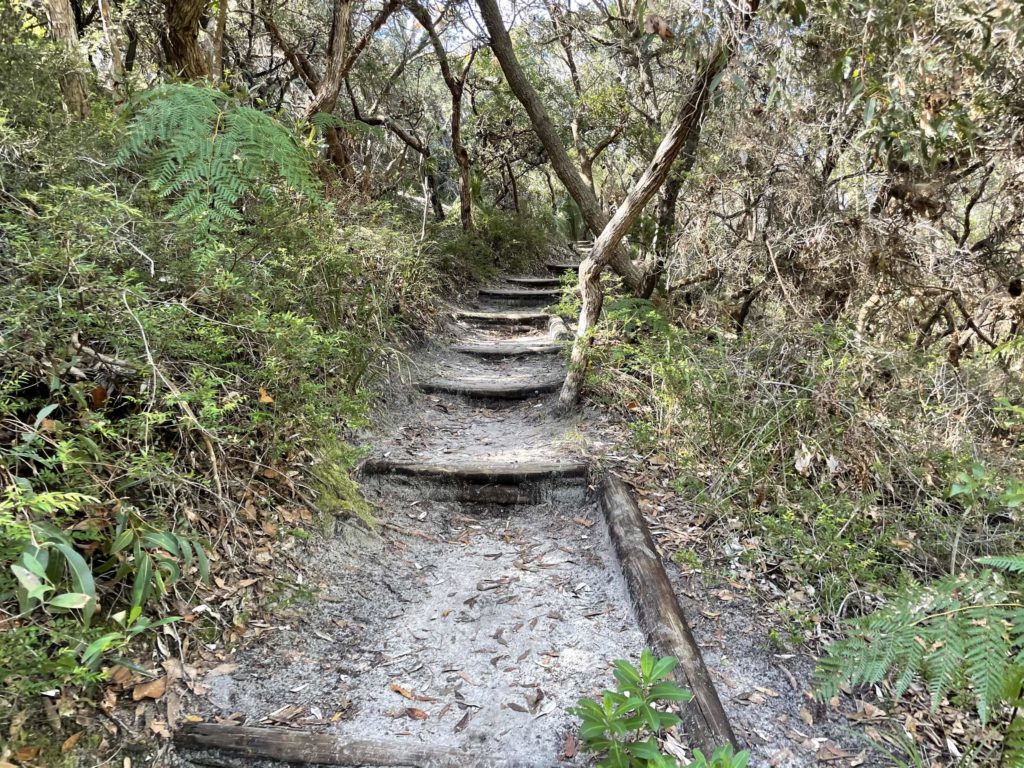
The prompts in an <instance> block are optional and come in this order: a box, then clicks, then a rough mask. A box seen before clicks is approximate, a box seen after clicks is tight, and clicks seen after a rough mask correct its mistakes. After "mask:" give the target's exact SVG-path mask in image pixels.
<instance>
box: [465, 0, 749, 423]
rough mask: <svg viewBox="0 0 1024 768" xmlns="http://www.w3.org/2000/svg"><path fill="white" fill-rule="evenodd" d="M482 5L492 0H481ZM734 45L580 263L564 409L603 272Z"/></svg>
mask: <svg viewBox="0 0 1024 768" xmlns="http://www.w3.org/2000/svg"><path fill="white" fill-rule="evenodd" d="M479 2H481V3H488V2H493V0H479ZM758 3H759V0H752V2H751V3H750V5H749V6H748V8H747V10H746V12H745V19H744V22H745V23H744V27H745V26H746V24H747V23H749V19H750V18H752V16H753V14H754V13H756V11H757V6H758ZM732 50H733V48H732V47H731V46H727V45H724V44H720V45H719V46H718V47H717V48H716V50H715V51H714V53H713V54H712V56H711V58H710V59H709V60H708V63H707V64H706V65H705V66H704V67H703V69H702V70H701V72H700V73H699V74H698V76H697V80H696V82H695V83H694V85H693V87H692V88H691V89H690V91H689V94H688V95H687V97H686V98H685V99H684V100H683V102H682V104H681V105H680V108H679V110H678V112H677V113H676V116H675V118H674V119H673V121H672V125H671V127H670V128H669V129H668V132H667V133H666V134H665V137H664V138H663V139H662V140H661V143H660V144H659V145H658V149H657V150H656V151H655V153H654V158H653V159H652V160H651V162H650V164H649V165H648V166H647V168H646V169H645V170H644V172H643V175H642V176H641V177H640V179H639V180H638V181H637V182H636V184H635V185H634V186H633V188H632V189H631V190H630V191H629V194H628V195H626V199H625V200H623V202H622V205H620V206H619V209H618V210H617V211H616V212H615V216H613V217H612V219H611V221H609V222H608V225H607V226H606V227H605V228H604V229H603V230H601V234H600V235H599V236H598V237H597V239H596V240H595V241H594V247H593V248H592V249H591V251H590V253H589V254H588V255H587V257H586V258H585V259H584V260H583V262H582V263H581V264H580V294H581V296H582V299H583V306H582V308H581V309H580V319H579V324H578V325H577V327H576V340H575V342H574V343H573V348H572V355H571V357H570V361H569V373H568V375H567V376H566V377H565V384H564V385H563V386H562V391H561V393H560V394H559V398H558V401H559V407H560V408H562V409H563V410H565V409H569V408H572V407H573V406H575V404H576V401H577V400H578V399H579V395H580V390H581V389H582V388H583V382H584V380H585V379H586V373H587V362H588V358H589V351H590V345H591V342H592V340H593V333H594V329H595V326H596V325H597V320H598V318H599V317H600V316H601V304H602V301H603V298H604V297H603V294H602V293H601V282H600V279H601V271H602V270H603V269H604V268H605V267H606V266H607V265H608V264H609V263H610V262H611V261H612V259H613V258H614V256H615V249H616V248H617V247H618V245H619V243H620V242H621V241H622V238H623V237H624V236H625V235H626V233H627V232H628V231H629V229H630V227H632V226H633V224H634V222H635V221H636V219H637V217H638V216H639V215H640V214H641V213H642V212H643V209H644V207H645V206H646V205H647V203H648V202H649V201H650V199H651V197H653V196H654V194H655V193H656V192H657V191H658V189H659V188H660V187H661V186H662V184H664V183H665V179H666V178H668V175H669V173H670V172H671V170H672V164H673V163H674V162H675V159H676V157H677V156H678V155H679V152H680V151H681V150H682V149H683V147H684V146H686V144H687V141H688V140H689V138H690V136H691V134H692V133H693V132H694V131H696V130H698V129H699V126H700V125H701V123H702V121H703V120H704V114H705V111H706V110H707V105H708V101H709V98H710V96H711V92H712V90H713V88H714V85H715V84H716V83H717V78H718V75H719V74H720V73H722V72H723V71H724V70H725V67H726V66H727V65H728V63H729V59H730V58H731V54H732Z"/></svg>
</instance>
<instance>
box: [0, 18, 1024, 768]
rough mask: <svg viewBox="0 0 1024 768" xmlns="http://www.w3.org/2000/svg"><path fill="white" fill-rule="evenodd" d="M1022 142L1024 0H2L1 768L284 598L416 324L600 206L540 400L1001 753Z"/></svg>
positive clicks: (1023, 408)
mask: <svg viewBox="0 0 1024 768" xmlns="http://www.w3.org/2000/svg"><path fill="white" fill-rule="evenodd" d="M1022 130H1024V14H1021V12H1020V6H1019V4H1017V3H1016V2H1014V0H913V1H912V0H884V1H883V0H821V2H818V3H814V4H807V3H806V2H805V0H772V1H771V2H769V1H768V0H737V1H736V2H732V1H731V0H730V1H729V2H726V1H724V0H722V1H719V0H707V2H703V3H701V2H692V3H686V2H680V0H664V2H661V3H655V2H652V0H615V2H605V0H593V2H587V3H583V4H579V5H577V4H572V3H571V2H566V0H520V2H517V3H498V2H497V0H430V1H429V2H428V0H290V1H289V2H284V1H283V0H159V1H157V0H151V2H138V1H137V0H95V1H93V0H41V1H40V2H29V1H28V0H13V1H12V2H5V3H3V4H2V5H0V279H2V282H3V284H4V285H5V286H6V287H5V290H4V292H3V295H2V298H0V560H2V568H0V670H2V675H0V678H2V679H0V725H2V726H3V729H4V734H5V738H7V737H9V742H10V747H5V748H4V749H5V750H6V751H3V752H2V753H0V761H2V760H17V761H19V762H22V763H24V764H30V762H31V760H33V759H36V757H37V754H38V752H32V750H33V749H38V748H37V747H35V746H31V745H35V744H38V743H39V742H38V740H35V739H34V737H33V734H34V733H36V732H38V730H39V729H42V728H45V724H46V722H47V718H51V719H52V718H53V717H60V716H71V714H72V713H74V712H75V711H77V710H79V709H81V708H85V707H97V708H100V709H101V710H102V709H104V708H106V709H107V710H108V711H109V709H110V708H111V707H112V706H113V703H112V702H111V701H110V700H109V695H110V694H109V689H106V688H105V687H104V682H105V681H106V680H107V679H108V675H109V674H110V670H111V669H112V667H115V665H122V666H121V668H122V669H123V668H124V667H123V665H129V666H130V665H131V663H132V662H131V661H130V659H131V658H132V654H133V653H135V652H136V649H138V648H140V647H145V646H147V645H152V644H154V643H157V644H159V643H171V642H173V643H178V644H183V645H184V647H185V648H187V647H189V646H192V647H194V646H195V645H197V644H199V643H201V642H202V638H204V637H205V638H210V637H221V638H225V639H226V640H227V641H229V642H230V641H231V640H232V639H233V638H234V639H237V637H238V636H239V635H240V634H241V632H243V631H244V628H245V625H246V624H247V622H248V621H249V618H250V617H251V615H252V614H253V612H254V611H256V610H259V608H260V606H263V605H266V604H272V603H274V602H275V601H284V600H288V599H292V597H293V596H294V594H295V593H297V592H298V591H300V590H299V589H298V587H297V585H296V584H294V583H292V582H291V581H289V579H288V577H287V575H285V574H283V573H281V572H275V571H273V569H272V568H271V567H270V565H269V564H270V563H271V561H272V560H273V559H274V558H275V557H276V556H277V553H279V552H282V551H287V550H288V548H289V542H294V540H296V539H301V538H302V537H304V536H307V535H308V534H307V533H306V530H307V529H308V528H310V527H311V526H314V525H316V524H317V521H318V520H319V519H320V518H322V517H329V516H331V515H336V514H353V515H359V516H361V517H363V518H364V519H366V520H368V521H369V520H372V510H370V509H369V508H368V507H367V505H366V504H365V502H363V501H362V499H361V497H360V496H359V493H358V489H357V487H356V486H355V484H354V482H353V481H352V480H351V479H350V477H349V472H350V470H351V469H352V468H353V467H354V466H355V464H356V463H357V461H358V459H359V452H358V450H357V449H356V448H354V447H353V446H354V443H353V441H352V434H353V431H354V430H355V429H357V428H358V427H359V426H360V425H361V424H363V423H364V422H365V419H366V417H367V414H368V412H369V409H370V408H371V407H372V405H373V401H374V391H375V390H374V383H375V382H376V381H378V380H379V379H380V377H381V376H383V375H384V374H385V373H386V372H387V371H388V370H390V369H393V368H394V367H395V366H401V364H402V363H401V359H402V357H401V348H402V344H403V342H405V341H407V340H409V339H410V338H413V337H415V336H416V335H417V334H421V333H423V332H424V331H425V330H426V329H428V328H429V327H430V326H431V325H432V324H433V323H435V322H436V321H437V320H436V319H437V317H438V315H439V312H440V310H441V307H442V304H443V302H444V301H445V300H446V299H447V298H449V297H450V296H451V295H452V294H453V293H457V292H459V291H462V290H464V289H467V288H468V287H470V286H471V285H473V284H474V283H476V282H479V281H481V280H484V279H486V278H487V277H489V276H492V275H494V274H496V273H497V272H498V271H507V270H509V269H520V270H522V269H527V268H529V267H530V266H531V265H536V264H539V263H540V262H541V261H542V260H543V258H544V257H545V256H547V255H549V254H550V253H552V252H553V251H554V250H556V249H561V250H564V249H565V248H566V247H567V244H569V243H572V242H575V241H590V240H592V241H593V248H592V249H590V250H589V251H587V255H586V258H585V259H584V260H583V263H582V265H581V268H580V271H579V279H578V282H576V281H575V280H574V282H573V285H568V284H567V286H566V288H567V290H566V292H565V298H564V299H563V302H562V305H561V310H562V311H563V312H564V314H565V315H566V317H567V318H571V319H572V320H575V321H576V341H575V343H574V345H573V349H572V367H571V370H570V376H569V377H568V379H567V382H566V385H565V388H564V389H563V391H562V393H561V397H560V403H561V406H562V407H563V408H565V409H572V408H576V407H578V405H579V403H580V400H581V398H582V399H583V400H585V401H586V403H588V404H590V405H592V406H596V407H600V408H602V409H605V410H606V411H608V412H610V413H612V414H614V415H615V416H616V417H617V418H619V419H621V421H622V422H623V423H624V424H626V425H628V429H629V434H630V442H631V446H630V448H631V452H632V454H633V455H635V456H637V457H639V459H638V462H637V463H638V464H642V465H644V466H645V467H646V471H647V472H648V473H649V475H650V477H649V479H650V480H651V482H655V483H660V484H663V485H664V486H665V487H667V488H671V490H672V492H673V493H674V494H675V495H676V496H677V497H678V498H679V499H681V500H682V502H683V503H684V504H685V506H686V508H687V509H689V510H691V511H692V519H691V520H687V521H685V523H686V524H687V525H696V526H699V527H700V528H701V530H702V533H701V536H700V539H699V542H698V543H697V544H695V545H694V546H693V548H687V549H680V550H678V551H676V552H675V553H674V555H673V558H674V559H675V560H676V561H677V562H679V563H680V564H681V565H683V566H684V567H688V568H691V569H694V570H704V571H706V572H720V573H726V574H729V577H730V578H734V579H739V580H740V581H743V579H744V578H748V581H746V582H744V583H748V584H749V585H750V589H751V590H752V591H754V592H756V593H758V594H759V596H760V597H761V598H762V599H763V600H764V601H765V602H766V604H768V605H771V606H772V610H773V611H774V614H775V618H776V620H777V622H778V626H779V627H780V630H779V632H778V633H777V635H776V637H777V638H778V643H779V645H780V647H781V648H787V647H793V646H801V647H808V648H810V649H812V650H813V651H814V652H816V653H821V654H822V659H823V661H822V663H821V669H820V680H819V682H820V692H821V696H822V697H823V698H824V699H825V700H827V699H828V698H830V697H831V696H832V695H834V694H835V693H836V692H837V691H839V690H840V689H841V688H846V689H848V686H849V685H859V684H864V683H874V684H877V685H878V686H879V687H878V690H879V691H882V692H884V693H885V694H886V695H888V696H890V697H891V698H892V699H893V700H894V701H895V702H897V704H896V706H899V704H898V702H903V705H904V706H906V707H908V708H909V710H913V711H915V712H916V711H920V710H921V709H923V710H930V711H931V712H932V714H933V715H934V716H935V717H937V718H940V715H941V712H943V711H947V712H948V711H954V712H956V713H958V714H957V716H958V717H960V716H961V715H962V717H963V718H965V719H966V721H968V722H969V723H970V726H969V727H966V728H962V729H960V731H959V732H957V733H946V734H945V735H946V738H948V739H950V740H951V741H950V743H951V744H954V745H956V751H957V752H958V753H959V754H961V755H963V756H964V757H963V761H964V762H963V764H965V765H980V764H992V765H996V764H1002V765H1022V764H1024V716H1022V715H1021V714H1020V712H1019V707H1020V706H1021V705H1022V704H1024V693H1022V681H1024V600H1022V588H1024V559H1022V558H1021V556H1020V555H1021V553H1022V552H1024V549H1022V543H1024V542H1022V539H1024V529H1022V527H1021V520H1020V509H1021V505H1022V504H1024V453H1022V445H1021V439H1022V434H1024V382H1022V379H1021V368H1022V365H1024V335H1022V331H1024V298H1022V293H1024V283H1022V280H1024V268H1022V263H1021V259H1022V251H1021V245H1022V229H1024V160H1022V155H1021V153H1022V150H1024V133H1022ZM271 520H272V521H273V522H270V521H271ZM242 553H244V555H243V554H242ZM246 561H250V562H246ZM253 564H255V567H259V568H262V569H264V570H265V571H266V572H267V573H270V574H272V575H271V576H268V577H267V578H268V579H270V582H269V583H272V584H273V587H266V588H263V589H261V590H260V591H259V592H257V590H255V589H245V590H242V591H241V592H238V594H235V591H231V592H230V593H228V590H227V587H226V583H227V581H228V580H229V574H230V575H231V578H230V580H231V581H237V578H238V574H239V573H241V572H244V571H245V569H246V568H248V567H251V566H253ZM794 595H798V596H799V597H798V599H794ZM214 605H215V606H217V607H216V608H211V607H210V606H214ZM197 606H202V610H201V611H197V610H196V608H197ZM833 641H837V642H834V644H832V645H829V643H832V642H833ZM40 702H42V703H40ZM915 702H917V704H915ZM920 702H925V704H924V706H923V708H922V707H921V706H920ZM915 706H916V707H918V708H917V709H914V707H915ZM958 722H959V720H958ZM115 730H116V729H115ZM107 738H108V736H107V735H105V734H104V733H103V732H99V731H97V732H93V733H89V734H87V735H86V737H85V741H83V742H82V745H83V746H85V745H86V744H91V746H92V747H93V748H100V747H101V746H103V744H102V742H104V741H105V740H106V739H107ZM111 738H112V737H111ZM901 738H904V739H905V743H904V746H903V752H904V754H903V756H896V757H893V759H894V760H900V759H902V760H905V761H906V763H904V764H920V765H930V764H940V762H939V759H938V758H937V757H936V752H935V747H934V745H930V744H916V743H915V741H914V738H913V734H902V735H901ZM26 745H28V746H26ZM71 746H74V744H73V743H72V745H71ZM59 747H60V745H59V744H58V745H57V748H56V751H57V752H59V751H60V750H59ZM889 748H890V749H892V747H891V746H890V747H889ZM19 749H21V750H22V751H21V752H20V753H19V751H18V750H19ZM26 749H27V750H28V752H26V751H24V750H26ZM69 749H70V747H69ZM60 759H64V758H61V757H60V756H59V755H56V753H54V754H53V755H50V756H49V757H44V758H39V759H38V761H37V763H35V764H58V761H59V760H60ZM880 759H881V758H880ZM886 759H889V758H886ZM942 759H943V760H944V761H945V762H941V764H943V765H948V764H950V763H949V762H948V756H946V757H943V758H942ZM48 761H50V762H48ZM915 761H916V762H915ZM933 761H934V762H933ZM635 764H637V765H647V764H648V763H647V762H638V763H635ZM650 764H651V765H654V764H657V763H654V762H651V763H650Z"/></svg>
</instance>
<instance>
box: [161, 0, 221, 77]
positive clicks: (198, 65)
mask: <svg viewBox="0 0 1024 768" xmlns="http://www.w3.org/2000/svg"><path fill="white" fill-rule="evenodd" d="M208 3H209V0H164V7H165V10H166V18H167V31H166V32H165V33H164V36H163V46H164V54H165V55H166V56H167V68H168V69H169V70H170V71H171V72H172V73H173V74H175V75H178V76H180V77H184V78H187V79H189V80H202V79H203V78H205V77H207V76H209V74H210V66H209V62H208V61H207V60H206V54H205V53H204V52H203V49H202V47H201V46H200V45H199V29H200V26H199V25H200V20H201V19H202V17H203V14H204V13H206V6H207V4H208Z"/></svg>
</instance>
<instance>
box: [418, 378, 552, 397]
mask: <svg viewBox="0 0 1024 768" xmlns="http://www.w3.org/2000/svg"><path fill="white" fill-rule="evenodd" d="M564 381H565V376H561V377H559V378H557V379H549V380H547V381H525V382H524V381H516V380H514V379H512V380H509V379H507V378H504V379H445V378H436V379H427V380H425V381H421V382H418V383H417V385H416V386H417V387H419V389H420V390H421V391H423V392H433V393H437V394H444V395H462V396H464V397H479V398H484V399H490V400H526V399H527V398H530V397H536V396H537V395H543V394H548V393H551V392H557V391H558V390H559V389H561V387H562V382H564Z"/></svg>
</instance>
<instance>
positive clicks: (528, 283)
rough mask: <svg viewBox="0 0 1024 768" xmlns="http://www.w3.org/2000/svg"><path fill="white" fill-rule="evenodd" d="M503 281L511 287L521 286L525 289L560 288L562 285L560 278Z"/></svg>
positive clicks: (508, 278)
mask: <svg viewBox="0 0 1024 768" xmlns="http://www.w3.org/2000/svg"><path fill="white" fill-rule="evenodd" d="M505 279H506V280H507V281H508V282H510V283H512V284H513V285H522V286H525V287H527V288H560V287H561V285H562V278H560V277H507V278H505Z"/></svg>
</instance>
